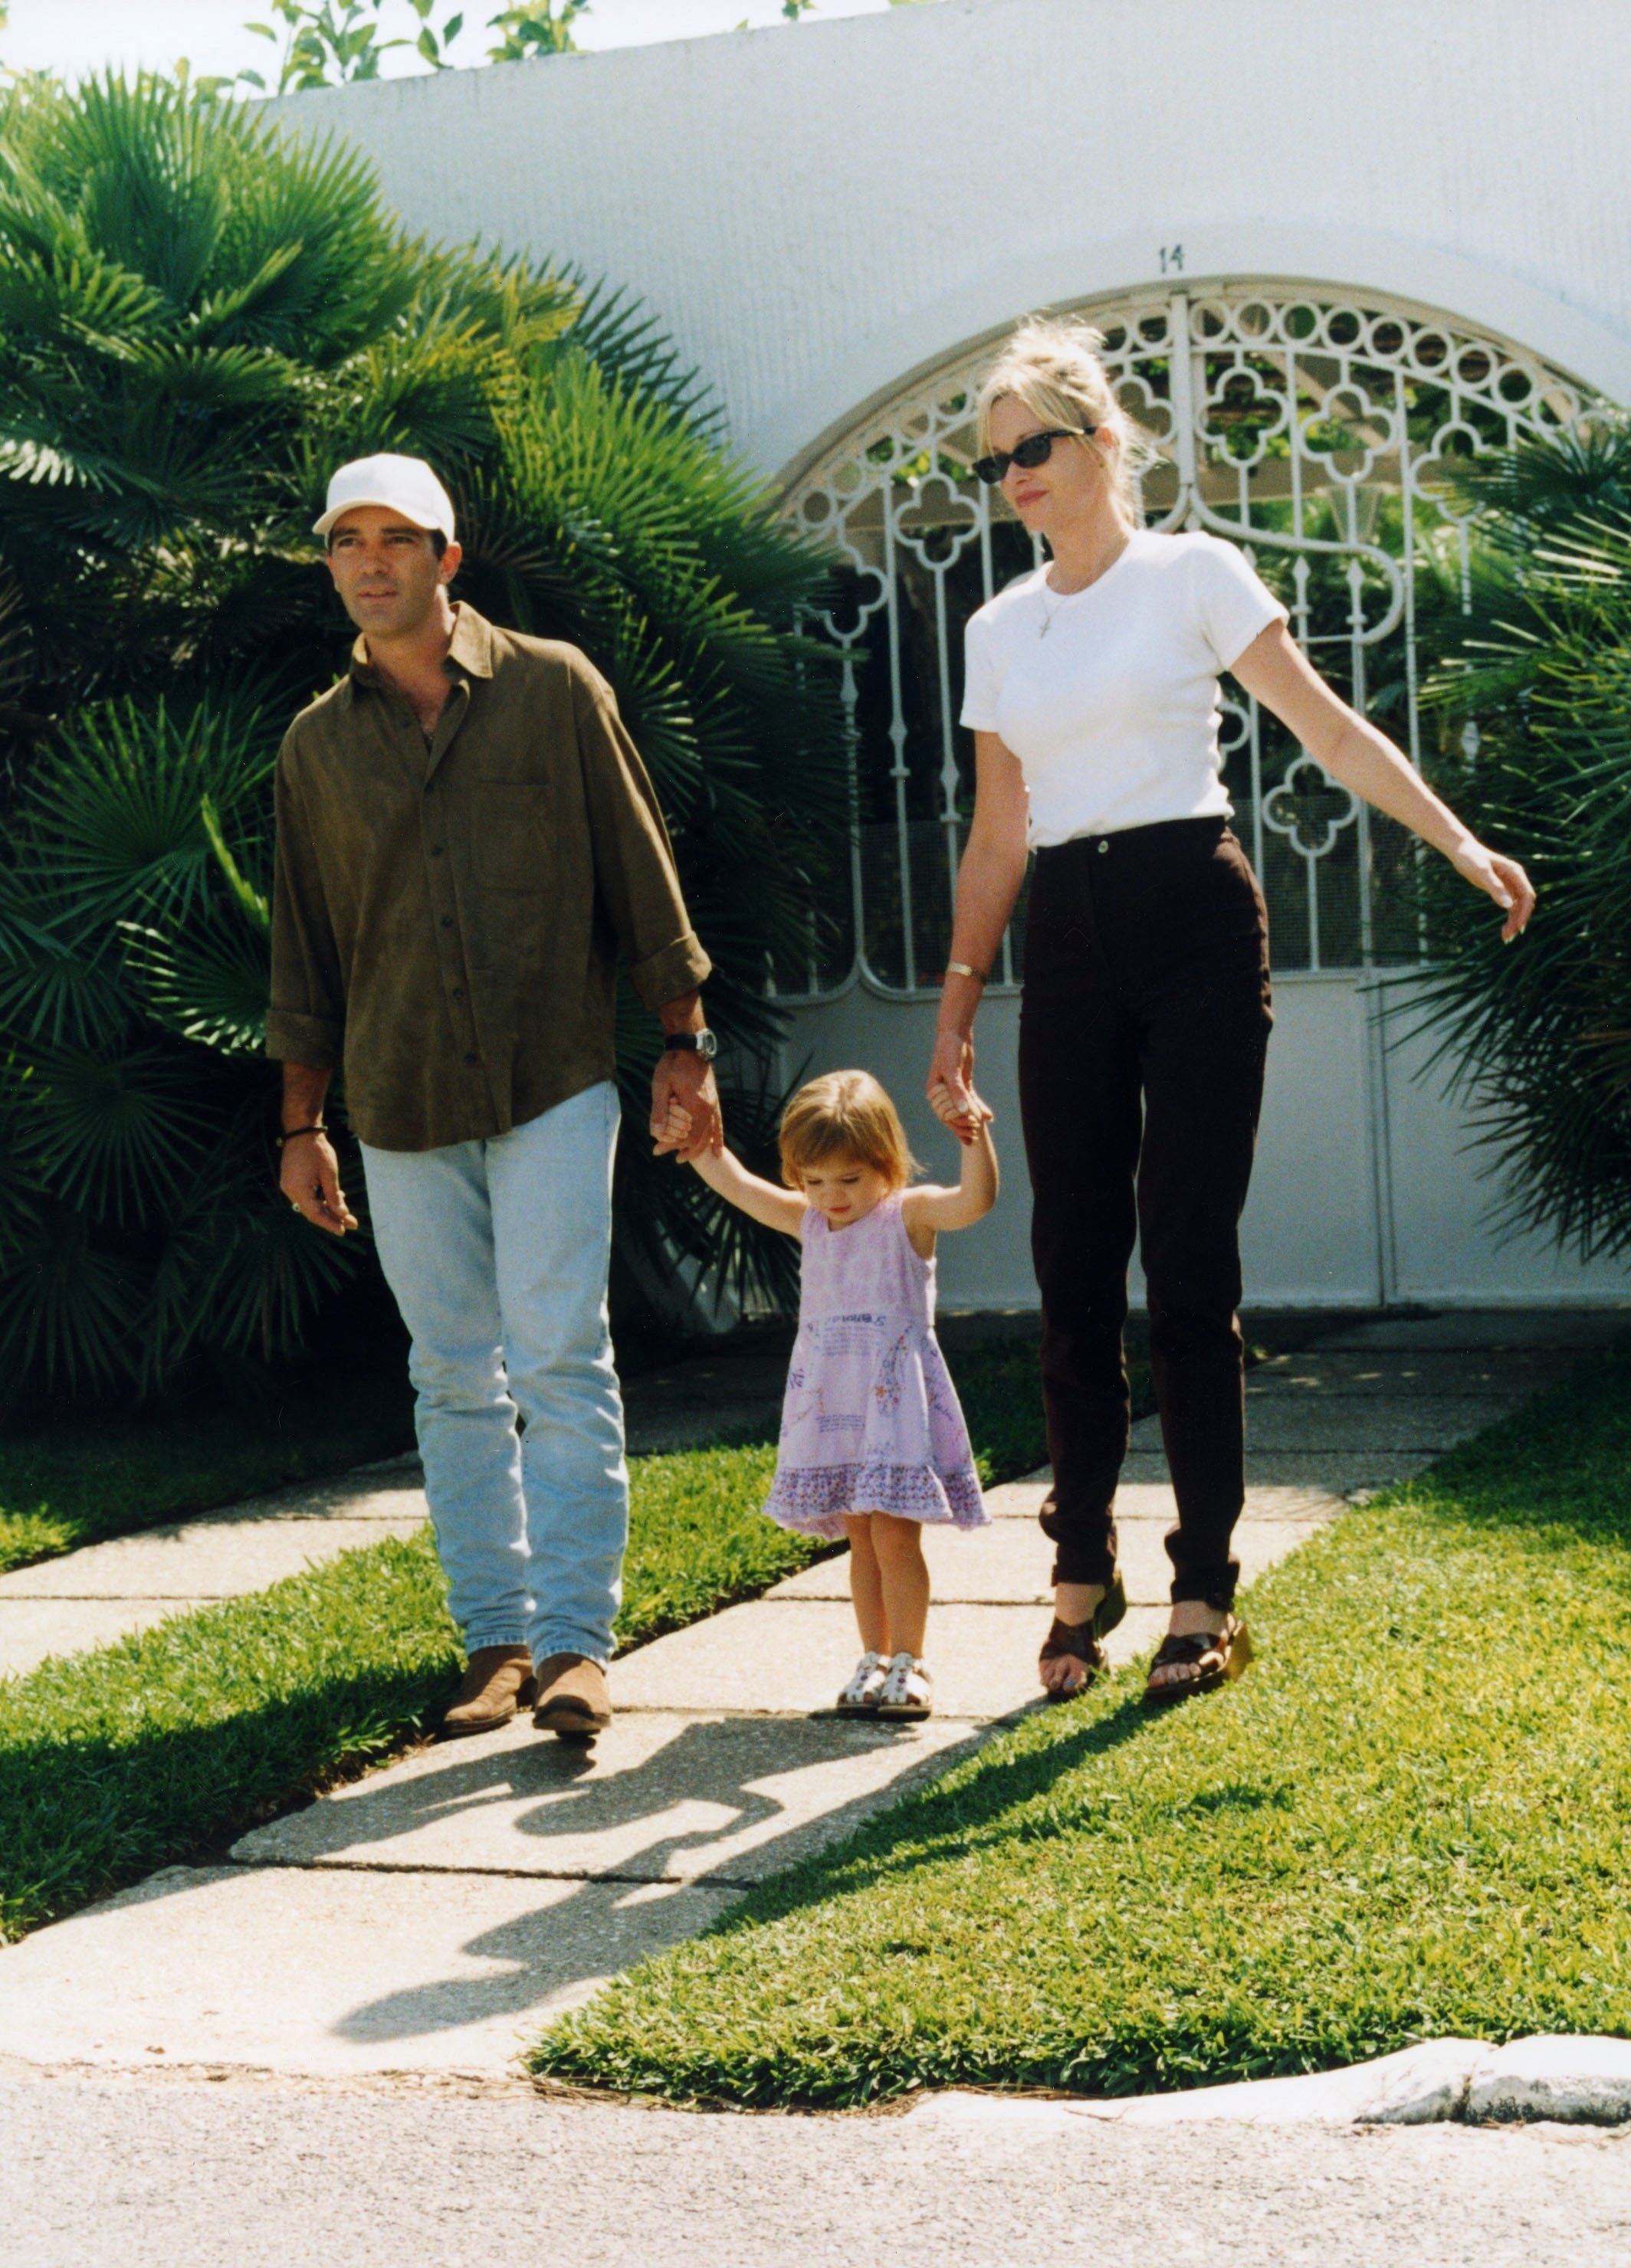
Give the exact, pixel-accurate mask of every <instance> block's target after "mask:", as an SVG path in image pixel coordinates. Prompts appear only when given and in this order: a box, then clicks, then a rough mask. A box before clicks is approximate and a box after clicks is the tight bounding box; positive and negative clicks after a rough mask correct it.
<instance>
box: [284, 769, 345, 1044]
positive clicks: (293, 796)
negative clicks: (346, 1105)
mask: <svg viewBox="0 0 1631 2268" xmlns="http://www.w3.org/2000/svg"><path fill="white" fill-rule="evenodd" d="M293 769H294V768H293V763H292V752H291V744H290V740H284V745H283V747H282V749H281V750H280V751H279V753H278V757H277V781H276V786H275V791H274V795H275V802H276V807H277V853H276V865H275V868H274V879H273V883H272V996H271V1005H270V1006H269V1008H268V1010H267V1013H266V1052H267V1054H268V1055H269V1056H270V1057H272V1058H273V1059H274V1060H275V1061H277V1062H280V1063H299V1064H310V1065H311V1066H312V1068H313V1069H314V1071H334V1070H336V1069H337V1068H338V1066H339V1063H340V1058H341V1055H342V1053H343V1048H344V1041H345V993H344V987H343V983H342V980H341V975H340V956H339V954H338V952H337V950H336V946H335V938H334V929H333V925H332V924H331V923H330V920H329V917H328V904H327V902H326V900H325V898H324V895H323V888H322V878H321V872H320V869H319V866H318V862H317V858H316V855H315V850H314V844H313V842H312V836H311V830H310V828H308V827H307V825H306V814H305V810H304V807H303V805H302V802H301V799H300V793H299V784H298V782H297V781H296V779H295V777H293Z"/></svg>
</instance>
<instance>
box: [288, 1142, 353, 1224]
mask: <svg viewBox="0 0 1631 2268" xmlns="http://www.w3.org/2000/svg"><path fill="white" fill-rule="evenodd" d="M277 1186H278V1188H279V1189H281V1190H282V1191H283V1193H284V1197H287V1198H288V1200H289V1202H290V1204H292V1206H293V1207H294V1209H295V1211H296V1212H298V1213H300V1214H302V1215H303V1216H304V1217H305V1219H307V1220H309V1221H310V1222H311V1224H312V1226H313V1227H314V1228H321V1229H322V1230H323V1231H325V1233H327V1234H328V1235H329V1236H343V1235H344V1234H345V1232H346V1230H347V1229H348V1228H355V1227H356V1226H357V1225H358V1222H357V1216H356V1214H355V1213H354V1212H353V1211H351V1207H350V1205H348V1204H346V1202H345V1192H344V1190H343V1189H342V1188H341V1187H340V1160H338V1158H337V1157H336V1155H335V1149H334V1145H333V1143H332V1142H331V1141H330V1140H329V1139H328V1136H327V1135H326V1134H302V1135H299V1137H297V1138H296V1139H294V1140H293V1141H291V1142H286V1143H285V1144H284V1152H283V1165H282V1167H281V1170H280V1171H279V1174H278V1176H277Z"/></svg>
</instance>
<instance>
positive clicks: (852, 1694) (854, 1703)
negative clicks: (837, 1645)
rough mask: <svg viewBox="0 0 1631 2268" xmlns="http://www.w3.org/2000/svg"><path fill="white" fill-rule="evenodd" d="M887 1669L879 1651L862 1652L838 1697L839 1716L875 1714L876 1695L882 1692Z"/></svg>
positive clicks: (887, 1674) (887, 1672) (869, 1715)
mask: <svg viewBox="0 0 1631 2268" xmlns="http://www.w3.org/2000/svg"><path fill="white" fill-rule="evenodd" d="M888 1676H889V1671H888V1669H887V1668H885V1666H884V1661H883V1656H882V1654H881V1653H863V1654H862V1656H861V1658H860V1661H858V1662H857V1663H856V1665H855V1674H854V1675H853V1676H852V1678H851V1680H850V1682H849V1683H848V1684H847V1685H846V1686H845V1689H844V1690H843V1692H842V1693H840V1694H839V1696H838V1704H837V1706H838V1714H839V1716H841V1717H871V1716H874V1715H875V1713H876V1712H877V1706H878V1696H879V1695H880V1694H881V1693H882V1690H883V1688H884V1683H885V1682H886V1680H887V1678H888Z"/></svg>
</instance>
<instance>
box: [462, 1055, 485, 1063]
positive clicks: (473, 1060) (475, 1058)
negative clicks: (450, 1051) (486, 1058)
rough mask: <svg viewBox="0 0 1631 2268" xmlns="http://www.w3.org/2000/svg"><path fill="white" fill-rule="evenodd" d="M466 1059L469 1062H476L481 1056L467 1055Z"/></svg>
mask: <svg viewBox="0 0 1631 2268" xmlns="http://www.w3.org/2000/svg"><path fill="white" fill-rule="evenodd" d="M464 1060H465V1061H466V1063H468V1064H477V1063H479V1062H480V1061H481V1057H479V1056H466V1057H465V1059H464Z"/></svg>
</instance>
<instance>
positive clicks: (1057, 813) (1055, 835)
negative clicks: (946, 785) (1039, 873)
mask: <svg viewBox="0 0 1631 2268" xmlns="http://www.w3.org/2000/svg"><path fill="white" fill-rule="evenodd" d="M1286 619H1287V616H1286V609H1285V608H1284V607H1282V606H1281V605H1280V600H1278V599H1277V598H1276V597H1275V596H1274V594H1273V592H1272V591H1271V590H1270V589H1269V588H1268V586H1267V585H1266V584H1265V583H1264V582H1263V580H1262V579H1261V578H1260V577H1259V576H1258V574H1257V572H1256V571H1255V570H1254V569H1253V568H1252V567H1251V566H1250V565H1249V564H1248V563H1247V562H1246V560H1245V558H1244V556H1242V554H1241V553H1240V552H1238V551H1237V550H1236V549H1235V546H1234V545H1233V544H1232V543H1224V542H1221V541H1219V539H1218V538H1217V537H1216V536H1215V535H1199V534H1196V535H1156V534H1152V533H1151V532H1150V531H1149V530H1148V528H1140V529H1138V530H1137V531H1135V533H1134V534H1133V535H1132V537H1131V538H1130V539H1129V541H1128V543H1127V548H1126V549H1125V551H1124V552H1123V553H1122V554H1121V556H1120V557H1119V558H1118V560H1117V561H1116V563H1115V564H1114V566H1113V567H1111V568H1110V569H1108V570H1107V571H1106V572H1105V573H1104V574H1103V575H1101V576H1100V577H1099V578H1098V580H1097V582H1096V583H1089V585H1088V587H1087V589H1086V590H1085V591H1075V592H1072V593H1070V594H1069V595H1068V596H1067V597H1061V596H1060V594H1059V593H1058V592H1057V591H1052V590H1050V589H1049V588H1048V586H1047V569H1046V568H1045V567H1039V568H1037V570H1036V571H1035V572H1034V573H1032V574H1030V575H1022V576H1021V577H1020V578H1019V579H1018V580H1017V581H1016V582H1013V583H1010V584H1009V585H1008V586H1007V590H1005V591H1000V592H999V593H997V595H996V597H995V598H994V599H992V600H988V601H987V603H986V604H985V606H983V607H982V608H980V610H979V612H978V614H977V615H973V616H971V617H970V622H969V626H968V630H967V633H966V644H965V649H964V651H965V659H966V665H967V666H966V673H965V678H964V690H963V723H964V724H965V725H970V726H972V728H973V729H974V730H975V731H976V732H985V733H999V734H1000V736H1001V738H1002V740H1003V743H1004V745H1005V746H1006V747H1009V748H1011V749H1012V750H1013V751H1014V754H1015V755H1016V756H1017V757H1018V758H1019V761H1020V764H1021V767H1022V770H1023V771H1024V774H1025V784H1026V786H1027V787H1028V788H1029V790H1030V841H1031V843H1032V845H1033V847H1035V848H1037V849H1040V848H1042V847H1044V845H1046V844H1049V843H1068V842H1069V841H1070V840H1071V838H1072V837H1073V836H1077V835H1114V834H1118V833H1119V832H1120V831H1121V830H1122V829H1123V828H1128V827H1146V826H1148V825H1149V824H1150V823H1151V822H1152V821H1158V820H1166V819H1209V818H1214V817H1215V818H1220V819H1227V818H1228V817H1229V815H1230V812H1231V808H1232V806H1231V805H1230V803H1229V798H1228V796H1227V795H1226V794H1225V793H1224V791H1223V778H1222V766H1221V759H1220V757H1219V755H1218V721H1219V718H1220V717H1221V713H1222V712H1221V700H1220V696H1219V690H1218V674H1219V672H1220V671H1221V670H1225V669H1228V668H1229V666H1230V665H1231V664H1232V663H1234V662H1236V661H1237V660H1238V659H1239V658H1240V656H1241V655H1242V654H1243V653H1244V652H1245V650H1246V648H1247V647H1248V646H1249V645H1250V644H1251V641H1252V639H1253V638H1254V637H1257V636H1258V633H1259V632H1260V631H1262V630H1266V629H1267V627H1268V625H1269V624H1270V623H1271V622H1284V621H1285V620H1286Z"/></svg>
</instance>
